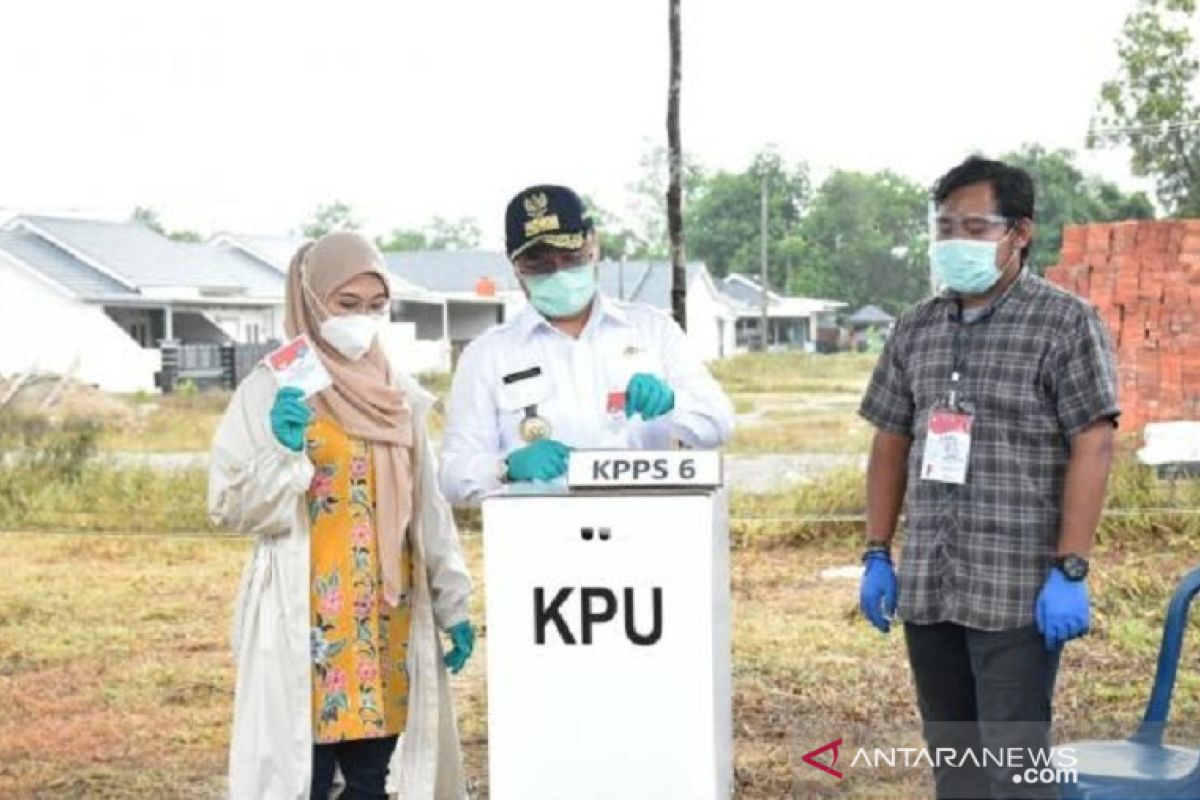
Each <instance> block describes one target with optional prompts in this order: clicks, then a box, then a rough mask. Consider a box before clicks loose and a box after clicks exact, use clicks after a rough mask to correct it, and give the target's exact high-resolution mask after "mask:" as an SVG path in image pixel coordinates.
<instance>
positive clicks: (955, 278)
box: [933, 239, 1000, 295]
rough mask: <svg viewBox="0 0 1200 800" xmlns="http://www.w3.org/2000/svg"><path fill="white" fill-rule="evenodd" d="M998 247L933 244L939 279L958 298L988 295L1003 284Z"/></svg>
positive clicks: (976, 243) (959, 242)
mask: <svg viewBox="0 0 1200 800" xmlns="http://www.w3.org/2000/svg"><path fill="white" fill-rule="evenodd" d="M998 244H999V243H998V242H979V241H975V240H972V239H948V240H946V241H942V242H934V245H933V266H934V269H935V270H936V271H937V276H938V278H939V279H940V280H941V282H942V283H944V284H945V285H946V286H947V287H949V288H950V290H951V291H953V292H957V293H958V294H967V295H979V294H987V292H988V291H989V290H990V289H991V288H992V287H993V286H995V285H996V282H997V281H999V280H1000V270H999V269H997V268H996V247H997V245H998Z"/></svg>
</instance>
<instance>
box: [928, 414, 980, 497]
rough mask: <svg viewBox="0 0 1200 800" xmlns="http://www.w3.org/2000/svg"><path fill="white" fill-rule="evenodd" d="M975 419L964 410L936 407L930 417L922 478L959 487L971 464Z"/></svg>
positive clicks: (964, 481)
mask: <svg viewBox="0 0 1200 800" xmlns="http://www.w3.org/2000/svg"><path fill="white" fill-rule="evenodd" d="M974 421H975V417H974V415H972V414H969V413H967V412H965V411H955V410H953V409H950V408H935V409H934V410H933V413H931V414H930V415H929V431H928V433H927V434H926V436H925V458H924V460H923V461H922V463H921V479H922V480H926V481H935V482H937V483H954V484H959V485H962V484H964V483H966V482H967V466H968V464H969V463H970V461H971V425H972V423H974Z"/></svg>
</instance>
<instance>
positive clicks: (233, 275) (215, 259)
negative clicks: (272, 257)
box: [180, 244, 286, 298]
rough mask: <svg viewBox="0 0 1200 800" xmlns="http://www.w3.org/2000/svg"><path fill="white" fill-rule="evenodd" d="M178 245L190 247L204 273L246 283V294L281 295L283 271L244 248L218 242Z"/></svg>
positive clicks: (259, 295) (283, 279) (283, 286)
mask: <svg viewBox="0 0 1200 800" xmlns="http://www.w3.org/2000/svg"><path fill="white" fill-rule="evenodd" d="M180 246H181V247H184V248H186V249H187V250H189V251H190V252H191V255H192V256H193V258H195V259H196V261H197V262H200V263H203V264H204V265H205V271H206V273H207V274H210V275H218V274H220V275H227V276H228V278H227V279H228V280H232V281H237V283H235V284H234V285H236V286H243V287H245V289H246V294H248V295H249V296H251V297H278V298H282V297H283V296H284V291H285V284H286V278H285V277H284V273H282V272H279V271H278V270H276V269H275V268H274V267H271V266H269V265H268V264H265V263H263V262H262V261H260V260H259V259H257V258H255V257H253V256H251V255H248V254H247V253H246V252H245V251H244V250H240V249H238V248H236V247H232V246H230V245H219V244H181V245H180Z"/></svg>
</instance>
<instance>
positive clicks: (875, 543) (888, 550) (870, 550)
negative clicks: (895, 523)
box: [863, 539, 892, 561]
mask: <svg viewBox="0 0 1200 800" xmlns="http://www.w3.org/2000/svg"><path fill="white" fill-rule="evenodd" d="M874 553H883V554H884V555H885V556H887V557H888V558H889V559H891V557H892V543H891V542H889V541H888V540H887V539H867V548H866V549H865V550H863V560H864V561H865V560H866V559H867V558H868V557H870V556H871V555H872V554H874Z"/></svg>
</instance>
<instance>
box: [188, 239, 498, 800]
mask: <svg viewBox="0 0 1200 800" xmlns="http://www.w3.org/2000/svg"><path fill="white" fill-rule="evenodd" d="M390 303H391V298H390V294H389V288H388V278H387V271H386V267H385V266H384V261H383V257H382V255H381V254H380V253H379V251H378V250H377V249H376V248H375V246H374V245H372V244H371V242H370V241H369V240H367V239H365V238H363V237H362V236H359V235H357V234H353V233H333V234H329V235H327V236H324V237H322V238H321V239H319V240H317V241H316V242H315V243H313V244H311V245H305V246H304V247H303V248H301V249H300V251H299V252H298V253H297V254H296V256H295V257H294V258H293V259H292V263H291V267H290V268H289V270H288V276H287V313H286V320H285V328H286V331H287V334H288V337H289V338H291V337H295V336H298V335H300V334H307V336H308V338H309V340H310V341H311V343H312V346H313V349H314V350H315V352H316V354H317V355H318V357H319V358H320V361H321V363H322V365H323V366H324V367H325V369H326V370H327V371H328V373H329V375H330V376H331V378H332V381H333V383H332V386H330V387H329V388H327V389H324V390H322V391H320V392H318V393H316V394H315V395H313V396H312V397H310V398H309V399H308V400H307V401H305V399H304V397H303V394H302V392H301V391H300V390H299V389H296V388H291V387H283V388H279V387H278V386H277V385H276V379H275V377H274V375H273V373H272V372H271V370H270V369H269V368H268V367H267V366H266V365H265V364H264V365H260V366H259V367H258V368H257V369H256V370H255V371H254V372H253V373H251V374H250V375H249V376H247V378H246V379H245V380H244V381H243V382H242V384H241V386H239V387H238V390H237V392H236V393H235V394H234V396H233V400H232V402H231V403H230V406H229V408H228V410H227V411H226V412H225V417H224V419H223V420H222V421H221V425H220V427H219V429H218V431H217V434H216V438H215V441H214V444H213V456H212V463H211V468H210V475H209V487H208V504H209V514H210V516H211V518H212V519H213V521H214V523H216V524H218V525H223V526H226V527H229V528H233V529H235V530H238V531H243V532H247V533H254V534H257V537H258V538H257V544H256V546H255V548H254V553H253V556H252V558H251V559H250V562H249V563H248V564H247V567H246V570H245V572H244V573H243V576H242V582H241V588H240V590H239V592H238V600H237V604H236V606H235V609H234V623H233V648H234V655H235V658H236V660H237V685H236V690H235V700H234V721H233V736H232V742H231V745H230V759H229V772H230V794H231V797H232V799H233V800H274V799H275V798H278V800H302V799H303V798H308V797H311V798H319V800H326V798H328V797H329V793H330V791H331V788H332V785H333V782H334V776H335V772H336V771H337V769H339V768H340V770H341V773H342V775H343V777H344V779H345V782H346V791H345V792H344V793H343V794H342V795H341V796H342V797H343V798H347V799H348V800H357V799H358V798H384V797H386V796H387V794H386V793H387V792H389V791H392V792H394V791H397V790H398V791H399V796H400V797H401V798H403V799H404V800H459V799H460V798H465V797H466V793H465V789H464V786H463V779H462V768H461V755H460V752H459V743H458V732H457V728H456V722H455V718H454V710H453V707H452V705H451V700H450V692H449V687H448V684H447V677H446V669H447V668H449V669H450V670H451V671H453V672H458V671H459V670H460V669H462V667H463V664H464V663H465V662H466V660H467V658H468V657H470V655H471V650H472V648H473V645H474V636H475V634H474V628H473V627H472V625H471V623H470V622H469V621H468V619H467V612H468V604H469V601H470V596H471V582H470V578H469V576H468V574H467V570H466V567H465V564H464V562H463V557H462V552H461V550H460V548H459V544H458V535H457V532H456V530H455V527H454V521H453V518H452V516H451V514H450V511H449V508H448V506H447V505H446V502H445V500H444V498H443V497H442V495H441V493H440V490H439V489H438V482H437V478H436V475H437V467H436V464H435V463H434V459H433V455H432V451H431V449H430V446H429V441H428V438H427V436H426V424H427V414H428V412H429V409H430V407H431V405H432V402H433V397H432V396H431V395H430V394H429V393H428V392H426V391H425V390H423V389H422V388H421V387H420V386H419V385H418V384H417V383H416V382H415V381H413V380H412V379H411V378H409V377H407V376H405V375H403V374H401V373H400V372H398V371H396V370H394V369H393V368H392V366H391V364H390V363H389V361H388V358H387V356H386V355H385V353H384V351H383V348H382V346H381V344H380V342H379V340H378V338H377V336H376V334H377V331H378V328H379V325H380V324H381V323H382V322H383V321H384V320H385V319H386V314H387V312H388V310H389V308H390ZM439 628H440V629H441V630H443V631H446V632H447V633H448V634H449V637H450V640H451V643H452V645H453V649H452V650H451V652H450V653H449V654H447V655H445V656H443V655H442V640H441V638H440V636H439V634H438V629H439ZM401 735H403V736H402V738H400V737H401ZM398 741H399V745H398Z"/></svg>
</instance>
